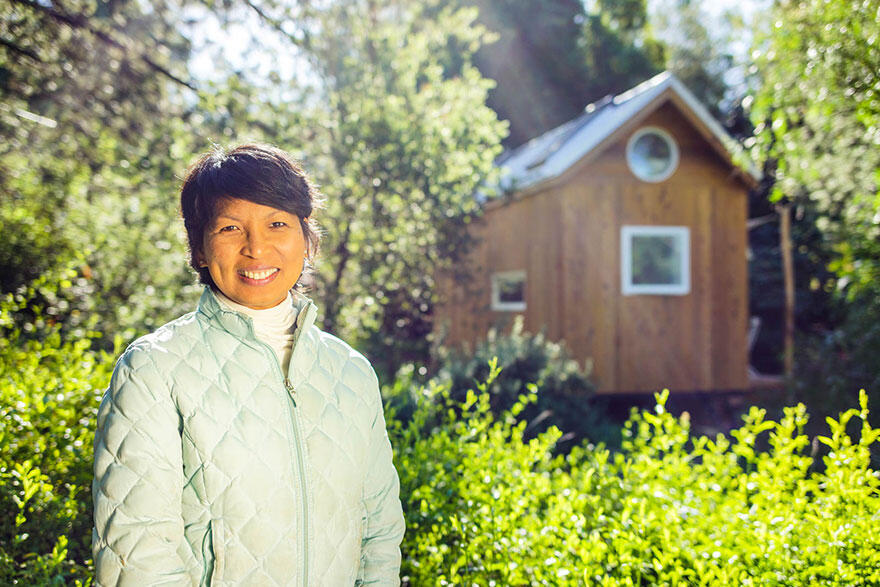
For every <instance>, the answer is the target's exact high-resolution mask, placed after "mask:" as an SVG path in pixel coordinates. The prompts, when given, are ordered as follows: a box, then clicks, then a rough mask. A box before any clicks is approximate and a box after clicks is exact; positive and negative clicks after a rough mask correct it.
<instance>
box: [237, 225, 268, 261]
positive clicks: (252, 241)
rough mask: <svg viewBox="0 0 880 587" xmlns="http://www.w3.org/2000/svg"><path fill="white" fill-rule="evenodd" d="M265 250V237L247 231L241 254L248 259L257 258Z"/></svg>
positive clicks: (258, 233)
mask: <svg viewBox="0 0 880 587" xmlns="http://www.w3.org/2000/svg"><path fill="white" fill-rule="evenodd" d="M265 249H266V237H265V235H263V234H261V233H260V232H259V231H249V232H248V233H247V237H246V238H245V242H244V247H243V248H242V251H241V252H242V254H244V255H247V256H248V257H259V256H260V255H261V254H262V253H263V252H264V251H265Z"/></svg>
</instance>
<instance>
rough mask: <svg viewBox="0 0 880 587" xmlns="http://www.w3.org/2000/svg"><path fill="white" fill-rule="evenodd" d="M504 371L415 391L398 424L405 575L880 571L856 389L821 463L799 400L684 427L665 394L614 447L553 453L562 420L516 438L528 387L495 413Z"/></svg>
mask: <svg viewBox="0 0 880 587" xmlns="http://www.w3.org/2000/svg"><path fill="white" fill-rule="evenodd" d="M497 374H498V373H497V369H493V370H492V372H491V373H490V378H489V381H488V382H487V384H483V385H480V386H478V387H477V389H476V391H471V392H469V393H468V394H467V398H466V400H465V402H464V403H463V404H461V403H460V402H458V401H455V400H451V399H450V397H449V393H448V389H446V388H442V387H441V388H438V387H432V388H429V389H427V390H424V391H423V392H422V395H421V402H420V405H419V408H418V409H417V410H416V412H415V414H414V416H413V418H412V419H411V420H410V423H409V424H408V425H406V426H401V425H399V424H398V425H397V426H396V428H395V429H394V431H393V432H394V433H393V442H394V444H395V446H396V450H397V466H398V470H399V471H400V474H401V482H402V498H403V500H404V503H405V506H404V509H405V511H406V514H407V528H408V530H407V535H406V537H405V542H404V569H403V574H404V577H405V580H406V581H408V582H409V584H412V585H423V584H439V585H462V584H468V585H584V584H587V585H680V584H689V585H768V584H769V585H819V584H821V585H871V584H877V582H878V581H880V541H878V540H877V538H876V533H875V531H874V529H875V527H876V524H877V522H878V514H877V511H878V506H880V492H878V488H880V479H878V475H877V472H876V471H874V470H873V469H872V468H871V466H870V448H871V447H872V446H875V444H876V441H877V438H878V436H880V431H877V430H874V429H872V428H871V427H870V426H869V425H868V424H867V422H866V418H867V408H866V401H867V400H866V397H865V394H864V393H863V394H862V396H861V399H860V405H861V407H860V409H853V410H849V411H847V412H845V413H843V414H841V416H840V418H839V419H837V420H832V419H829V421H828V424H829V426H830V434H829V435H828V436H821V437H818V438H817V440H818V441H819V442H820V443H822V445H824V446H826V447H827V449H828V454H827V455H826V456H824V457H823V458H822V459H821V464H822V466H823V467H824V470H823V471H821V472H819V471H817V470H816V469H817V465H818V464H819V463H818V462H817V459H816V458H815V457H814V455H813V453H811V441H810V439H809V438H808V437H807V436H805V435H804V434H803V433H802V429H803V426H804V424H805V422H806V420H807V415H806V411H805V408H804V406H803V405H798V406H797V407H793V408H787V409H786V410H785V415H784V417H783V418H782V419H781V420H780V421H778V422H774V421H769V420H766V419H765V412H764V410H761V409H758V408H752V410H751V411H750V412H749V414H748V415H747V416H746V417H745V423H744V425H743V426H742V427H741V428H739V429H737V430H734V431H732V432H731V434H730V436H724V435H718V436H717V437H715V438H708V437H703V436H700V437H695V438H691V437H690V436H689V426H688V418H687V415H686V414H683V415H682V416H681V417H680V418H675V417H673V416H672V415H671V414H669V413H668V412H666V410H665V409H664V404H665V401H666V398H667V395H666V393H664V394H659V395H658V396H657V406H656V409H655V410H654V412H648V411H646V412H643V413H636V412H634V413H633V415H632V417H631V418H630V420H629V422H628V423H627V424H626V427H625V428H624V431H623V434H624V439H623V447H622V450H621V451H620V452H617V453H613V454H612V453H610V452H609V451H608V450H606V449H604V448H602V447H594V446H585V447H582V448H578V449H576V450H573V451H571V452H570V453H569V454H568V455H567V456H555V457H554V456H553V447H554V444H555V443H556V442H557V440H558V439H559V437H560V434H561V433H560V432H559V431H558V430H557V429H555V428H554V429H550V430H548V431H546V432H544V433H542V434H540V435H538V436H537V437H536V438H534V439H532V440H531V441H529V442H522V436H523V432H524V428H525V422H519V423H515V422H516V418H515V416H516V415H517V413H518V412H519V411H521V410H523V409H524V408H525V406H526V405H527V404H528V403H529V402H530V401H534V400H535V394H534V393H533V394H532V395H531V397H528V396H524V397H523V399H522V400H521V401H520V402H518V403H517V404H515V405H514V406H513V407H512V409H511V411H510V412H509V413H507V414H505V415H503V416H502V417H500V418H495V417H494V416H493V415H492V411H491V409H490V406H489V402H490V395H489V394H488V393H487V386H488V385H491V381H492V377H494V376H496V375H497ZM462 407H463V409H464V410H465V412H464V413H461V412H460V409H461V408H462ZM855 418H859V419H861V420H862V425H861V430H860V431H859V432H858V433H856V434H855V435H854V436H852V437H851V436H849V435H847V433H846V429H847V426H848V425H852V424H853V423H854V419H855ZM391 421H392V422H394V419H393V418H392V420H391ZM762 447H763V448H762Z"/></svg>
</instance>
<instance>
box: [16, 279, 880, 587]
mask: <svg viewBox="0 0 880 587" xmlns="http://www.w3.org/2000/svg"><path fill="white" fill-rule="evenodd" d="M23 303H24V300H23V299H19V300H16V299H14V298H13V297H11V296H7V297H6V298H5V299H4V300H3V301H2V314H0V316H2V321H0V328H2V334H3V336H2V337H0V401H2V405H3V414H2V416H3V418H2V419H0V502H2V505H3V510H2V511H4V512H5V514H4V515H3V516H2V517H0V582H2V583H4V584H26V585H46V584H65V583H66V584H74V583H75V582H86V581H88V577H89V573H90V565H91V561H90V560H89V542H90V531H89V529H90V526H91V511H90V510H91V503H90V499H91V498H90V490H89V483H90V479H91V459H92V450H91V447H92V438H93V426H94V419H95V411H96V408H97V404H98V399H99V394H100V391H101V389H102V388H103V387H104V386H105V385H106V383H107V381H108V379H109V374H110V369H111V366H112V356H109V355H107V354H103V353H95V352H94V351H90V350H89V349H88V348H87V347H88V341H87V340H79V341H75V342H74V341H71V340H70V339H68V338H66V337H65V336H63V335H62V334H61V333H59V332H58V329H57V326H55V327H53V326H51V325H49V324H48V323H47V322H45V321H43V322H41V323H40V324H42V326H40V327H39V329H38V330H39V332H38V331H36V330H32V331H31V332H30V333H23V332H22V331H21V330H20V329H18V328H17V327H16V326H15V324H14V323H13V321H12V320H11V318H10V316H11V314H12V313H14V312H17V311H20V310H21V306H22V304H23ZM498 375H499V374H498V367H497V362H494V361H493V363H492V364H491V365H490V368H489V370H488V374H487V377H488V379H487V381H486V382H485V383H481V384H480V385H478V386H476V390H475V391H469V392H467V393H466V394H465V396H464V399H463V401H462V400H458V399H452V397H451V395H450V391H449V388H448V387H446V386H438V385H432V386H430V387H429V388H428V389H407V391H408V393H410V394H411V395H412V396H413V397H415V398H416V399H415V404H416V405H415V408H414V410H413V411H412V412H410V413H409V414H408V416H407V417H406V418H400V417H399V414H398V413H397V411H396V410H395V409H394V408H391V409H390V411H389V414H388V422H389V426H390V428H391V436H392V442H393V443H394V446H395V448H396V464H397V467H398V470H399V472H400V475H401V483H402V486H401V487H402V488H401V498H402V500H403V502H404V507H405V513H406V518H407V522H408V531H407V534H406V538H405V543H404V545H403V552H404V568H403V574H404V576H405V578H406V581H408V582H409V584H413V585H422V584H437V582H438V581H439V582H440V584H463V583H467V584H479V585H490V584H496V585H501V584H504V585H524V584H548V585H568V584H571V585H578V584H584V583H587V584H591V583H596V584H605V585H656V584H668V585H674V584H680V583H682V582H688V583H691V584H742V585H748V584H754V585H758V584H767V583H768V582H769V583H771V584H786V585H811V584H828V585H859V584H876V582H877V581H880V575H878V573H880V543H878V542H877V539H876V534H875V532H874V528H875V527H876V524H877V522H878V514H877V512H878V511H880V493H878V486H880V480H878V476H877V473H876V471H874V470H873V469H872V468H871V466H870V449H871V447H872V446H875V442H876V439H877V436H878V432H877V431H875V430H874V429H872V428H871V427H870V426H869V425H867V424H866V423H863V424H862V426H861V429H860V430H856V429H854V428H853V424H854V423H855V421H856V419H861V420H862V421H863V422H864V420H865V419H866V417H867V409H866V407H865V403H866V399H865V396H864V394H863V395H862V398H861V408H860V409H856V410H850V411H848V412H846V413H844V414H843V415H841V417H840V418H839V419H837V420H829V422H828V423H829V425H830V429H831V430H830V434H828V435H827V436H824V437H820V438H818V439H817V440H818V442H820V443H822V444H824V445H826V446H827V449H826V450H827V455H825V456H824V457H822V459H821V465H820V463H819V461H818V460H817V459H816V457H815V455H814V452H815V442H814V443H812V444H811V441H810V439H809V438H808V437H807V436H805V435H804V434H802V432H801V430H802V428H803V426H804V424H805V422H806V413H805V409H804V407H803V406H798V407H796V408H789V409H787V410H786V412H785V416H784V418H783V419H782V420H781V421H780V422H771V421H766V420H765V414H764V411H763V410H759V409H757V408H754V409H752V411H751V412H750V413H749V415H748V416H747V418H746V422H745V425H744V426H743V427H742V428H740V429H739V430H735V431H733V432H732V433H731V435H730V437H725V436H721V435H719V436H717V437H715V438H706V437H695V438H690V437H689V430H688V418H687V417H686V415H682V417H680V418H675V417H673V416H672V415H670V414H669V413H667V412H666V411H665V410H664V403H665V400H666V396H665V395H661V396H659V397H658V406H657V408H656V410H655V411H654V412H643V413H636V412H634V413H633V415H632V417H631V419H630V421H629V423H628V424H627V425H626V427H625V428H624V432H623V443H622V449H621V450H620V451H619V452H615V453H611V452H609V451H608V450H607V449H605V448H603V447H602V446H598V447H597V446H594V445H583V446H578V447H575V448H573V449H572V450H570V451H568V453H567V454H566V455H564V456H558V455H555V452H554V448H555V445H556V443H557V442H558V441H559V439H560V437H561V434H562V433H561V432H560V431H559V430H558V429H557V428H555V427H551V428H549V429H548V430H546V431H544V432H541V433H539V434H537V435H536V436H534V437H533V438H531V440H527V441H523V436H524V434H525V428H526V422H525V421H518V416H519V415H520V414H521V413H522V411H523V410H526V409H528V406H529V405H531V404H532V403H534V402H535V401H536V400H537V396H539V395H540V388H538V387H536V386H532V387H531V388H530V389H531V391H530V392H529V393H527V394H526V395H524V396H523V397H522V398H521V399H520V400H519V401H517V402H515V403H513V404H512V405H511V407H510V410H508V411H506V412H504V413H502V414H500V415H497V416H496V415H495V414H494V413H493V411H492V410H491V407H490V401H491V398H492V394H491V392H490V391H489V390H490V388H491V386H492V385H493V384H494V383H495V381H496V379H497V378H498ZM392 399H393V398H392ZM848 428H849V429H853V434H852V435H848V434H847V429H848ZM762 447H763V448H762ZM811 451H812V452H811ZM819 468H821V471H819V470H817V469H819Z"/></svg>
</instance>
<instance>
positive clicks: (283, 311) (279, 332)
mask: <svg viewBox="0 0 880 587" xmlns="http://www.w3.org/2000/svg"><path fill="white" fill-rule="evenodd" d="M214 295H215V296H217V300H219V301H220V304H221V305H223V306H226V307H227V308H229V309H230V310H234V311H236V312H240V313H242V314H244V315H245V316H248V317H249V318H250V319H251V320H252V321H253V324H254V334H255V335H256V337H257V338H258V339H259V340H260V341H262V342H264V343H266V344H268V345H269V346H270V347H272V350H274V351H275V356H276V357H278V363H279V365H280V366H281V370H282V372H283V373H285V374H286V373H287V366H288V365H289V363H290V355H291V352H292V350H293V333H294V330H295V329H296V316H297V312H298V310H297V307H296V304H295V303H294V299H293V294H291V293H290V292H287V297H286V298H285V299H284V301H282V302H281V303H280V304H278V305H277V306H274V307H272V308H266V309H265V310H255V309H253V308H248V307H247V306H243V305H241V304H239V303H237V302H233V301H232V300H230V299H229V298H228V297H226V296H225V295H223V292H221V291H220V290H217V289H215V290H214Z"/></svg>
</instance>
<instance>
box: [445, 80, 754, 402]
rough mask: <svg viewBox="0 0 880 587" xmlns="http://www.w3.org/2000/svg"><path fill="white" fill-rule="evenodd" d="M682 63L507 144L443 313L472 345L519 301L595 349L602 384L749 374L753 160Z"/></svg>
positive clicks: (538, 323)
mask: <svg viewBox="0 0 880 587" xmlns="http://www.w3.org/2000/svg"><path fill="white" fill-rule="evenodd" d="M740 157H741V155H740V153H739V151H738V149H737V146H736V145H735V143H734V141H733V140H732V139H731V138H730V137H729V136H728V135H727V134H726V132H725V131H724V129H723V128H722V127H721V126H720V125H719V124H718V123H717V122H716V121H715V120H714V119H713V118H712V116H711V115H710V114H709V113H708V111H707V110H706V109H705V107H703V106H702V104H700V102H699V101H698V100H697V99H696V98H695V97H694V95H693V94H692V93H691V92H690V91H689V90H688V89H687V88H686V87H685V86H684V85H683V84H682V83H681V82H680V81H678V80H677V79H676V78H675V77H674V76H673V75H671V74H669V73H662V74H660V75H658V76H656V77H654V78H652V79H650V80H648V81H646V82H644V83H643V84H640V85H639V86H637V87H635V88H633V89H631V90H629V91H627V92H625V93H623V94H620V95H617V96H613V97H609V98H606V99H604V100H602V101H601V102H599V103H596V104H592V105H590V106H588V107H587V108H586V109H585V111H584V113H583V114H582V115H581V116H579V117H578V118H576V119H574V120H571V121H569V122H567V123H565V124H563V125H561V126H559V127H557V128H555V129H553V130H551V131H549V132H547V133H545V134H544V135H542V136H540V137H537V138H535V139H533V140H532V141H530V142H529V143H526V144H525V145H522V146H521V147H518V148H517V149H515V150H513V151H511V152H509V153H506V154H505V155H503V156H502V157H501V158H500V159H499V161H498V162H497V164H498V165H499V166H500V168H501V177H502V180H501V187H502V191H503V195H501V196H498V197H495V198H492V199H488V200H487V201H486V202H485V203H484V216H483V219H482V221H481V222H479V223H476V225H475V226H474V227H473V231H474V236H475V237H476V239H477V244H476V246H475V247H474V249H473V250H472V251H471V253H470V256H469V257H468V258H467V260H466V262H465V263H464V267H466V268H467V272H468V273H469V275H470V279H467V280H452V279H451V278H447V279H441V287H440V292H441V303H440V305H439V306H438V308H437V311H436V316H435V325H436V326H435V327H436V328H437V329H438V330H439V331H440V335H441V336H442V337H443V339H444V340H445V342H446V344H450V345H462V344H471V345H473V344H475V343H476V342H477V341H478V340H480V339H482V338H485V335H486V333H487V331H488V330H489V329H490V328H492V327H496V328H502V329H503V328H504V327H506V326H508V325H509V324H511V323H512V322H513V319H514V317H515V316H517V315H520V316H522V319H523V321H524V326H525V329H526V330H528V331H531V332H538V331H540V330H543V331H544V332H545V333H546V335H547V336H548V338H550V339H551V340H562V341H564V342H565V343H566V346H567V347H568V349H569V350H570V352H571V353H572V354H573V356H574V357H575V358H577V359H578V360H580V361H581V362H582V363H584V364H586V363H588V362H589V363H590V364H592V369H593V377H594V378H595V380H596V382H597V384H598V388H599V391H600V392H605V393H614V392H617V393H620V392H623V393H629V392H652V391H657V390H659V389H662V388H664V387H668V388H670V390H672V391H673V392H675V391H714V390H744V389H746V388H747V387H748V353H747V334H748V332H747V331H748V327H749V326H748V277H747V260H746V247H747V235H746V230H747V229H746V215H747V200H748V192H749V190H750V188H752V187H754V186H755V185H756V175H755V172H754V170H753V169H751V168H750V166H748V164H744V162H743V161H744V160H743V159H740Z"/></svg>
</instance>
